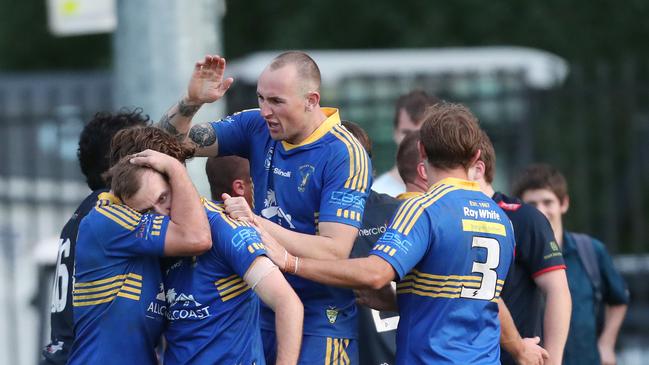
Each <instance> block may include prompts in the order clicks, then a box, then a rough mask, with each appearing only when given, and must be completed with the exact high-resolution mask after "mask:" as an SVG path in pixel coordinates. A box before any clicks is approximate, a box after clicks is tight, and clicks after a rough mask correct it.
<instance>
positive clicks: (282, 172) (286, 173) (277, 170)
mask: <svg viewBox="0 0 649 365" xmlns="http://www.w3.org/2000/svg"><path fill="white" fill-rule="evenodd" d="M273 174H275V175H278V176H281V177H291V172H290V171H286V170H282V169H280V168H279V167H275V168H273Z"/></svg>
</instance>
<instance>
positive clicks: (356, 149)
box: [331, 125, 371, 193]
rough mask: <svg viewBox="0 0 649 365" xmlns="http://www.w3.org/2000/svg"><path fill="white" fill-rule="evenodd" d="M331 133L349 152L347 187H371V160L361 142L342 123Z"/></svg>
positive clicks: (362, 189)
mask: <svg viewBox="0 0 649 365" xmlns="http://www.w3.org/2000/svg"><path fill="white" fill-rule="evenodd" d="M331 133H332V134H333V135H334V136H336V138H338V139H339V140H340V141H341V142H343V143H344V144H345V146H346V147H347V153H348V154H349V177H348V178H347V180H346V181H345V188H346V189H353V190H359V191H360V192H363V193H364V192H365V191H366V190H367V189H368V188H369V187H368V185H369V175H370V173H371V171H369V170H370V162H369V158H368V156H367V153H366V152H365V149H364V148H363V146H362V145H361V143H360V142H358V140H357V139H356V137H354V135H353V134H351V132H349V131H348V130H347V129H346V128H345V127H343V126H342V125H337V126H335V127H334V128H333V129H332V130H331Z"/></svg>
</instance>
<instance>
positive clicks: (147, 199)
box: [124, 169, 171, 216]
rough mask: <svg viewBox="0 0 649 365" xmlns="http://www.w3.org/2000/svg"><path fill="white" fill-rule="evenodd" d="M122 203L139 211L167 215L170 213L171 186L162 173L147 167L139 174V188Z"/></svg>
mask: <svg viewBox="0 0 649 365" xmlns="http://www.w3.org/2000/svg"><path fill="white" fill-rule="evenodd" d="M124 203H125V204H126V205H128V206H129V207H131V208H133V209H135V210H137V211H138V212H141V213H144V212H149V211H154V212H156V213H157V214H160V215H167V216H168V215H170V213H171V188H170V186H169V183H167V181H166V180H165V179H164V177H163V176H162V174H160V173H158V172H156V171H153V170H149V169H147V170H145V171H144V172H142V174H141V175H140V190H138V191H137V193H135V195H133V196H132V197H130V198H129V199H124Z"/></svg>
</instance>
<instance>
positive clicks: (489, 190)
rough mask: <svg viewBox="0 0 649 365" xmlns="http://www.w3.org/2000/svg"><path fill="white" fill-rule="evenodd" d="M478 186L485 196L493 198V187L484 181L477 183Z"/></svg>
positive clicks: (494, 192)
mask: <svg viewBox="0 0 649 365" xmlns="http://www.w3.org/2000/svg"><path fill="white" fill-rule="evenodd" d="M479 184H480V190H482V192H483V193H485V195H487V196H488V197H490V198H491V197H493V196H494V194H496V191H495V190H494V188H493V186H491V184H489V183H487V182H485V181H484V180H481V181H479Z"/></svg>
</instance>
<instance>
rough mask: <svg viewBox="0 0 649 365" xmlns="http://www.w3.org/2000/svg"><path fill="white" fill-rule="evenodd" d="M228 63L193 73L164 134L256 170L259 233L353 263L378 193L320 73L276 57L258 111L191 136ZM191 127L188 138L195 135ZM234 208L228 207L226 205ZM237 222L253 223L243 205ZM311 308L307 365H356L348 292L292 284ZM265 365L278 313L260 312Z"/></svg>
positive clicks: (293, 248)
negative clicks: (368, 202) (347, 364)
mask: <svg viewBox="0 0 649 365" xmlns="http://www.w3.org/2000/svg"><path fill="white" fill-rule="evenodd" d="M224 70H225V60H224V59H223V58H220V57H217V56H207V57H205V59H204V60H203V61H201V62H198V63H197V64H196V66H195V69H194V73H193V75H192V78H191V80H190V83H189V87H188V93H187V95H186V96H185V97H183V98H182V99H181V100H180V101H179V103H178V104H177V105H175V106H173V107H172V108H171V109H170V110H169V111H168V112H167V113H166V114H165V115H164V116H163V117H162V119H161V121H160V126H161V127H162V128H164V129H166V130H168V131H170V132H171V133H172V134H174V135H177V136H178V137H179V138H181V139H183V138H185V136H186V135H188V136H189V139H190V140H191V141H192V142H194V143H195V144H196V146H197V148H198V150H197V153H198V154H199V155H202V156H215V155H219V156H223V155H232V154H234V155H239V156H241V157H245V158H247V159H248V160H249V161H250V171H251V175H252V180H253V183H254V201H255V202H257V203H256V204H255V207H254V211H255V213H256V214H259V215H260V216H261V217H263V219H258V221H259V222H260V224H262V225H263V226H264V228H265V229H266V230H267V231H268V232H270V234H272V235H273V237H275V238H276V239H277V240H278V241H279V242H280V243H281V244H282V245H284V246H285V247H286V248H287V250H288V251H289V252H290V253H292V254H295V255H299V256H301V257H312V258H320V259H342V258H347V257H349V253H350V251H351V248H352V245H353V242H354V239H355V238H356V235H357V233H358V227H359V226H360V224H361V221H362V217H363V210H364V206H365V199H366V197H367V194H368V191H369V187H370V185H371V171H372V168H371V163H370V161H369V158H368V157H367V154H366V152H365V150H364V149H363V147H362V146H361V145H360V144H359V143H358V141H357V140H356V139H355V138H354V137H353V136H352V135H351V134H350V133H349V131H347V130H346V129H345V128H344V127H342V126H341V125H340V117H339V114H338V110H337V109H333V108H323V107H321V106H320V71H319V69H318V66H317V65H316V63H315V62H314V61H313V59H311V57H309V56H308V55H307V54H305V53H303V52H295V51H293V52H286V53H283V54H280V55H279V56H277V57H276V58H275V59H273V61H272V62H271V63H270V65H268V66H267V67H266V68H265V69H264V71H263V72H262V73H261V75H260V77H259V81H258V84H257V98H258V102H259V109H256V110H248V111H244V112H241V113H237V114H234V115H232V116H229V117H226V118H224V119H223V120H221V121H219V122H214V123H206V124H197V125H194V126H191V117H192V116H193V115H194V113H195V112H196V111H197V110H198V108H200V106H201V105H202V104H204V103H209V102H213V101H216V100H218V99H219V98H221V97H222V96H223V94H224V93H225V92H226V91H227V89H228V87H229V86H230V85H231V84H232V79H231V78H226V79H224V78H223V73H224ZM190 127H191V129H190ZM226 198H227V197H226ZM225 206H226V211H227V213H228V214H230V215H231V216H233V217H235V218H239V217H242V216H241V214H244V213H245V214H248V213H249V212H250V208H249V206H248V204H247V203H246V202H245V200H244V199H243V198H232V199H226V201H225ZM286 277H287V280H288V281H289V283H290V284H291V285H292V286H293V288H294V289H295V291H296V292H297V293H298V295H299V296H300V299H301V300H302V302H303V304H304V313H305V314H304V337H303V340H302V344H303V345H302V352H301V354H300V364H316V363H317V364H333V363H336V362H337V361H338V360H339V359H343V358H344V359H347V358H348V359H350V360H351V363H353V364H355V363H357V360H356V358H357V356H358V355H357V352H358V346H357V341H356V337H357V319H356V304H355V302H354V294H353V292H352V291H351V290H348V289H341V288H335V287H331V286H326V285H322V284H319V283H316V282H313V281H311V280H306V279H304V278H300V277H298V276H295V275H290V274H287V275H286ZM261 326H262V330H263V331H262V332H263V333H262V335H263V341H264V350H265V353H266V359H267V362H268V363H272V362H273V361H274V358H275V357H276V356H275V353H276V351H277V348H278V347H281V345H280V344H277V341H276V340H275V338H276V335H275V330H274V326H273V313H272V311H270V310H268V308H266V307H264V308H262V323H261Z"/></svg>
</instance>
